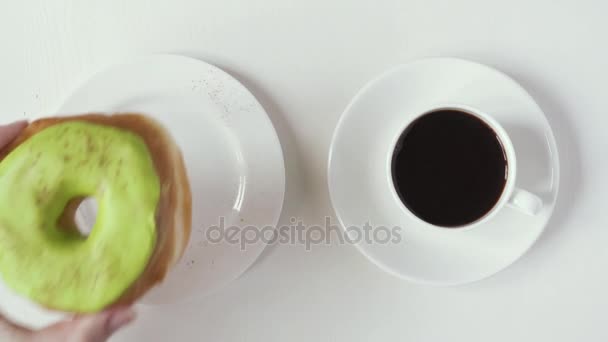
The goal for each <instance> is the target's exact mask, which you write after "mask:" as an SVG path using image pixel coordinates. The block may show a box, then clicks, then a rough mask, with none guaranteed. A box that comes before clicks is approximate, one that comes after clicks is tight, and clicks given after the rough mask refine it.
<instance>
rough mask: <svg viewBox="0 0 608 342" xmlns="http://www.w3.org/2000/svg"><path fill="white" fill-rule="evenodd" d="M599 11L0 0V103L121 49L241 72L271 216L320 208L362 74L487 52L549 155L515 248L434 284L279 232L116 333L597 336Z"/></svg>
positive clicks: (62, 93) (605, 169) (604, 207)
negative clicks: (530, 238) (208, 289)
mask: <svg viewBox="0 0 608 342" xmlns="http://www.w3.org/2000/svg"><path fill="white" fill-rule="evenodd" d="M607 11H608V6H607V5H606V2H604V1H600V0H594V1H592V0H586V1H585V0H579V1H572V0H568V1H560V0H533V1H524V0H511V1H484V0H458V1H449V0H445V1H440V0H401V1H397V0H394V1H390V0H377V1H369V2H365V1H348V0H325V1H323V0H297V1H295V0H291V1H290V0H264V1H246V0H241V1H237V0H215V1H210V0H205V1H201V0H198V1H194V0H192V1H185V0H179V1H177V0H174V1H144V0H138V1H134V0H131V1H117V0H105V1H83V0H72V1H59V0H54V1H43V0H40V1H27V0H24V1H9V0H0V113H15V112H17V113H23V115H24V116H30V115H39V114H47V113H48V114H52V111H53V110H54V109H56V108H57V107H58V105H59V104H60V103H61V101H62V100H63V99H64V98H65V97H66V96H68V95H69V93H70V92H71V90H73V89H74V87H76V86H77V85H78V84H79V83H81V82H83V81H84V80H85V79H86V78H87V77H89V76H90V75H91V74H92V73H94V72H95V71H97V70H98V69H99V68H103V67H106V66H108V65H110V64H112V63H114V62H118V61H120V60H122V59H124V58H125V57H128V56H133V55H145V54H150V53H158V52H171V53H182V54H187V55H190V56H193V57H197V58H202V59H204V60H206V61H208V62H210V63H213V64H216V65H218V66H219V67H221V68H224V69H225V70H226V71H228V72H229V73H231V74H232V75H234V76H235V77H236V78H238V79H239V80H240V81H242V82H243V83H244V84H245V85H246V86H247V87H249V89H250V90H251V91H252V92H253V93H254V95H255V96H257V98H258V99H259V100H260V102H261V103H262V104H263V105H264V107H265V108H266V110H267V111H268V113H269V115H270V116H271V119H272V120H273V122H274V124H275V126H276V128H277V130H278V133H279V137H280V139H281V142H282V144H283V150H284V152H285V158H286V168H287V194H286V202H285V209H284V213H283V216H282V218H281V223H285V224H287V223H288V222H289V217H292V216H296V217H300V218H302V219H303V220H304V222H305V223H306V224H317V223H323V220H324V219H323V218H324V216H325V215H332V216H333V212H332V209H331V207H330V203H329V198H328V193H327V186H326V176H325V174H326V164H327V153H328V147H329V142H330V138H331V135H332V132H333V130H334V127H335V125H336V122H337V120H338V118H339V116H340V114H341V112H342V110H343V109H344V107H345V106H346V104H347V103H348V101H349V99H350V98H351V97H352V96H353V95H354V94H355V92H356V91H357V90H358V89H359V88H360V87H361V86H363V84H364V83H366V82H367V81H368V80H369V79H370V78H372V77H374V76H376V75H377V74H378V73H380V72H382V71H383V70H385V69H387V68H389V67H391V66H394V65H396V64H399V63H403V62H407V61H410V60H412V59H415V58H419V57H425V56H457V57H464V58H469V59H473V60H475V61H478V62H482V63H486V64H489V65H491V66H494V67H496V68H498V69H500V70H502V71H505V72H506V73H508V74H510V75H511V76H513V77H514V78H515V79H516V80H518V81H519V82H520V83H521V84H522V85H523V86H524V87H526V88H527V89H528V90H529V92H530V93H531V94H532V95H533V96H534V97H535V98H536V100H537V101H538V103H539V104H540V105H541V107H542V108H543V109H544V110H545V112H546V114H547V116H548V119H549V121H550V123H551V125H552V126H553V128H554V131H555V135H556V137H557V142H558V147H559V150H560V159H561V162H562V165H561V166H562V183H561V193H560V199H559V202H558V207H557V208H556V212H555V215H554V218H553V219H552V221H551V222H550V224H549V226H548V228H547V231H546V233H545V235H544V236H543V237H542V238H541V240H540V241H539V243H538V244H537V245H535V246H534V248H533V249H532V250H531V252H529V253H528V254H527V255H525V256H524V257H523V258H522V259H521V260H520V261H518V262H517V263H515V264H514V265H513V266H511V267H510V268H508V269H507V270H505V271H503V272H501V273H499V274H497V275H496V276H494V277H492V278H489V279H487V280H484V281H482V282H478V283H475V284H471V285H467V286H460V287H449V288H435V287H425V286H418V285H413V284H409V283H407V282H403V281H400V280H398V279H396V278H393V277H391V276H389V275H386V274H384V273H382V272H381V271H380V270H379V269H377V268H376V267H374V266H373V265H372V264H371V263H369V262H368V261H367V260H366V259H365V258H364V257H363V256H362V255H360V254H359V253H358V252H357V250H356V249H355V248H354V247H352V246H335V245H334V246H318V247H316V248H313V250H312V251H309V252H307V251H305V249H304V247H302V246H276V247H273V248H270V249H268V250H267V251H265V253H264V255H263V257H262V259H261V260H259V262H257V263H256V264H255V265H254V266H253V268H252V269H251V270H250V271H249V272H247V273H246V274H245V275H244V276H243V277H242V278H240V279H239V280H238V281H236V282H234V283H232V284H231V285H230V286H229V287H228V288H225V289H224V290H222V291H221V292H219V293H217V294H215V295H213V296H211V297H208V298H205V299H202V300H200V301H197V302H193V303H191V304H189V305H181V306H177V307H166V308H163V309H162V310H153V311H149V310H144V311H140V317H139V319H138V321H137V322H136V324H134V325H133V326H131V327H129V328H128V329H126V330H125V331H123V332H121V333H120V334H119V335H118V336H117V337H116V338H115V341H151V342H153V341H210V342H211V341H212V342H228V341H292V342H297V341H349V342H355V341H422V342H424V341H522V340H523V341H575V340H580V341H606V340H608V318H607V317H606V315H605V312H606V308H607V307H608V292H607V291H608V248H607V245H608V228H607V227H606V223H608V222H607V221H608V194H607V190H608V189H607V188H608V187H607V185H608V182H607V181H606V179H608V178H607V177H608V158H607V156H606V153H607V148H608V134H607V130H606V125H607V124H608V115H607V113H606V111H607V109H608V103H607V102H606V98H608V97H607V95H606V94H607V93H608V83H607V81H608V48H606V44H607V43H606V32H608V20H606V13H607Z"/></svg>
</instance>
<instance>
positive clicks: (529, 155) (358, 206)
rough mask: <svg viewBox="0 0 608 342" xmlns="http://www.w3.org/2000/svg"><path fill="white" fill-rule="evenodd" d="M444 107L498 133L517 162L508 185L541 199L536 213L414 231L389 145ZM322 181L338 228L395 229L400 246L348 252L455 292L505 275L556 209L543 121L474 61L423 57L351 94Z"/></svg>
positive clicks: (551, 146) (552, 157)
mask: <svg viewBox="0 0 608 342" xmlns="http://www.w3.org/2000/svg"><path fill="white" fill-rule="evenodd" d="M445 103H459V104H463V105H468V106H471V107H474V108H477V109H479V110H481V111H483V112H485V113H487V114H489V115H491V116H492V117H493V118H494V119H496V120H497V121H498V122H499V123H500V124H501V125H502V126H503V127H504V128H505V130H506V131H507V133H508V134H509V136H510V137H511V140H512V141H513V145H514V147H515V152H516V155H517V161H518V170H517V172H518V178H517V184H516V185H517V186H518V187H520V188H523V189H526V190H528V191H531V192H533V193H535V194H537V195H538V196H539V197H540V198H541V199H542V200H543V202H544V207H543V208H542V209H541V212H540V213H539V214H537V215H536V216H529V215H527V214H524V213H522V212H520V211H517V210H515V209H512V208H509V207H505V208H504V209H503V210H501V211H500V212H498V213H497V215H496V216H495V217H493V218H492V219H491V220H490V221H488V222H487V223H483V224H482V225H480V226H479V227H476V228H475V229H472V230H465V231H458V230H449V229H422V228H421V227H420V226H419V225H418V224H417V222H416V221H415V220H413V219H412V218H411V217H410V216H408V215H406V213H405V212H404V211H403V210H402V208H401V207H400V205H399V203H396V202H395V201H394V199H393V197H392V196H391V191H390V186H391V185H390V183H389V181H388V179H387V177H386V170H385V168H386V167H385V165H386V156H387V153H388V151H389V150H390V149H391V148H392V146H390V145H391V141H390V140H391V138H393V137H394V136H396V135H397V134H398V133H399V132H398V130H400V129H401V128H402V127H403V124H404V123H405V122H407V120H408V117H410V116H412V115H416V114H419V113H420V112H421V111H425V110H428V109H429V108H432V107H433V106H436V105H441V104H445ZM328 182H329V190H330V196H331V201H332V204H333V206H334V209H335V211H336V214H337V216H338V219H339V220H340V223H341V224H342V226H343V227H349V226H358V227H361V226H363V225H364V224H365V223H366V222H370V223H371V225H372V226H375V227H378V226H387V227H393V226H399V227H401V234H400V237H401V238H400V242H397V243H388V244H381V243H373V242H371V241H364V242H361V243H359V244H357V245H356V246H357V247H358V249H359V250H360V251H361V252H362V253H363V254H364V255H365V256H366V257H368V258H369V259H370V260H371V261H372V262H374V263H375V264H376V265H378V266H379V267H381V268H382V269H383V270H385V271H387V272H389V273H392V274H394V275H397V276H399V277H401V278H404V279H407V280H410V281H414V282H418V283H425V284H435V285H456V284H463V283H468V282H473V281H476V280H480V279H483V278H485V277H488V276H490V275H492V274H494V273H496V272H498V271H500V270H502V269H504V268H505V267H507V266H509V265H510V264H511V263H513V262H514V261H515V260H517V259H518V258H519V257H521V256H522V255H523V254H524V253H525V252H526V251H527V250H528V249H529V248H530V247H531V246H532V245H533V244H534V242H535V241H536V240H537V239H538V237H539V236H540V235H541V233H542V231H543V230H544V228H545V225H546V224H547V222H548V220H549V217H550V216H551V213H552V211H553V208H554V206H555V201H556V198H557V191H558V185H559V162H558V155H557V147H556V143H555V138H554V137H553V133H552V131H551V128H550V127H549V124H548V122H547V119H546V118H545V116H544V114H543V112H542V110H541V109H540V108H539V106H538V105H537V104H536V103H535V102H534V100H533V99H532V97H531V96H530V95H529V94H528V93H527V92H526V91H525V90H524V89H523V88H522V87H521V86H520V85H519V84H517V83H516V82H515V81H514V80H512V79H511V78H509V77H508V76H506V75H504V74H503V73H501V72H499V71H497V70H494V69H492V68H490V67H487V66H484V65H481V64H477V63H473V62H469V61H465V60H460V59H455V58H430V59H424V60H419V61H415V62H412V63H409V64H406V65H402V66H399V67H397V68H395V69H393V70H390V71H388V72H386V73H385V74H383V75H381V76H380V77H378V78H376V79H375V80H373V81H371V82H370V83H369V84H368V85H366V86H365V87H364V88H363V89H362V90H361V91H360V92H359V93H358V94H357V95H356V96H355V98H354V99H353V100H352V102H351V103H350V104H349V106H348V107H347V108H346V110H345V112H344V114H343V115H342V117H341V119H340V122H339V123H338V126H337V128H336V131H335V133H334V137H333V141H332V144H331V151H330V155H329V166H328Z"/></svg>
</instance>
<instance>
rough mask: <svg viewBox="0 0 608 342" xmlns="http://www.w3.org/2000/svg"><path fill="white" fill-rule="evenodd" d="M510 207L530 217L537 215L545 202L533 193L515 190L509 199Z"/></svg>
mask: <svg viewBox="0 0 608 342" xmlns="http://www.w3.org/2000/svg"><path fill="white" fill-rule="evenodd" d="M509 205H510V206H511V207H514V208H516V209H518V210H521V211H523V212H524V213H526V214H528V215H536V214H538V212H539V211H540V209H542V207H543V201H542V200H541V199H540V198H539V197H538V196H536V195H535V194H533V193H531V192H528V191H526V190H523V189H518V188H515V190H514V191H513V194H512V195H511V198H510V199H509Z"/></svg>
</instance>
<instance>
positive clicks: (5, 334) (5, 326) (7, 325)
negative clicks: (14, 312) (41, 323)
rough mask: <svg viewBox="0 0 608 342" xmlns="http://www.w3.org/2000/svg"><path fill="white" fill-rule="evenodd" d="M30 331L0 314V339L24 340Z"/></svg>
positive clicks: (3, 340) (3, 341)
mask: <svg viewBox="0 0 608 342" xmlns="http://www.w3.org/2000/svg"><path fill="white" fill-rule="evenodd" d="M30 334H31V331H29V330H27V329H25V328H23V327H20V326H18V325H16V324H14V323H12V322H10V321H8V320H7V319H5V318H4V317H2V315H0V341H2V342H5V341H24V340H25V339H26V338H27V337H29V336H30Z"/></svg>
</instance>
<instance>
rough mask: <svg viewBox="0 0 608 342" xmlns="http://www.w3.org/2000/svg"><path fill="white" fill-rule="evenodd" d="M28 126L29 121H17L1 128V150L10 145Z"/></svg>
mask: <svg viewBox="0 0 608 342" xmlns="http://www.w3.org/2000/svg"><path fill="white" fill-rule="evenodd" d="M25 126H27V121H17V122H14V123H12V124H10V125H6V126H0V148H2V147H4V146H5V145H6V144H8V143H10V142H11V141H13V139H15V138H16V137H17V135H19V133H21V131H22V130H23V129H24V128H25Z"/></svg>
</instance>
